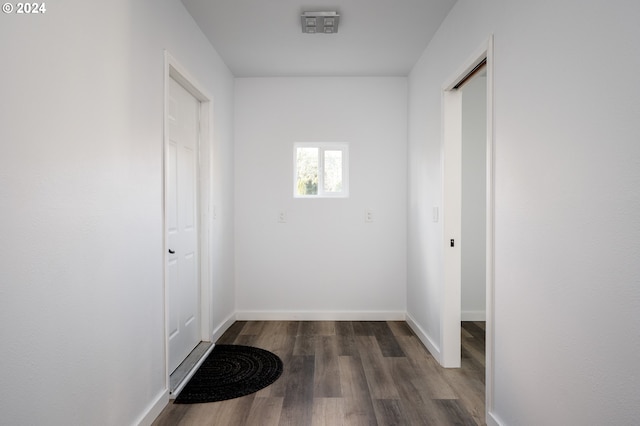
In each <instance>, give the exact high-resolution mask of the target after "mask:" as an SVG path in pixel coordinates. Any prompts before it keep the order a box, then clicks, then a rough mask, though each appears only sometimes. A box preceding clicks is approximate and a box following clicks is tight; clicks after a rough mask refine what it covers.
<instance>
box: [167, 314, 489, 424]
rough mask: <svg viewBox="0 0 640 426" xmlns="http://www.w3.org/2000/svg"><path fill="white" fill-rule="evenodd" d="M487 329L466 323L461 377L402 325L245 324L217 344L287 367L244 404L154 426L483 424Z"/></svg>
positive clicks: (187, 409)
mask: <svg viewBox="0 0 640 426" xmlns="http://www.w3.org/2000/svg"><path fill="white" fill-rule="evenodd" d="M484 335H485V332H484V323H483V322H463V323H462V368H459V369H444V368H442V367H440V365H439V364H438V362H437V361H436V360H435V359H434V358H433V357H432V356H431V355H430V354H429V352H428V351H427V350H426V349H425V348H424V346H423V345H422V343H421V342H420V341H419V340H418V338H417V337H416V335H415V334H414V333H413V332H412V331H411V329H410V328H409V326H408V325H407V324H406V323H405V322H395V321H371V322H367V321H365V322H356V321H246V322H245V321H239V322H236V323H234V324H233V325H232V326H231V327H230V328H229V330H227V332H226V333H225V334H224V335H223V336H222V337H221V338H220V339H219V340H218V341H217V342H216V343H220V344H239V345H249V346H256V347H260V348H263V349H267V350H270V351H272V352H274V353H276V354H277V355H278V356H280V358H281V359H282V361H283V362H284V372H283V374H282V376H281V377H280V378H279V379H278V380H277V381H276V382H275V383H273V384H272V385H271V386H269V387H267V388H265V389H263V390H261V391H259V392H257V393H255V394H253V395H248V396H245V397H242V398H237V399H232V400H229V401H221V402H214V403H208V404H193V405H188V404H173V401H172V402H171V403H170V404H169V405H168V406H167V407H166V408H165V409H164V411H163V412H162V413H161V415H160V416H159V417H158V418H157V419H156V421H155V422H154V425H156V426H160V425H224V426H232V425H259V426H265V425H292V426H306V425H311V426H315V425H327V426H336V425H381V426H382V425H484V424H485V422H484V417H485V407H484V388H485V385H484V366H485V361H484V353H485V351H484V347H485V342H484Z"/></svg>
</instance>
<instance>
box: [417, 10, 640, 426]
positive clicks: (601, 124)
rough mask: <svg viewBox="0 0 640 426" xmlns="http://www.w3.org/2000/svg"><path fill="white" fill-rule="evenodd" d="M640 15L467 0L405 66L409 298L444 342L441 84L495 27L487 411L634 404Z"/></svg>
mask: <svg viewBox="0 0 640 426" xmlns="http://www.w3.org/2000/svg"><path fill="white" fill-rule="evenodd" d="M577 11H579V13H578V12H577ZM638 16H640V4H638V3H637V2H631V1H621V0H618V1H606V2H605V1H594V0H590V1H576V0H566V1H562V2H530V1H511V2H503V1H497V0H495V1H489V0H488V1H483V2H476V1H467V0H459V1H458V2H457V3H456V6H454V8H453V9H452V11H451V13H450V14H449V15H448V17H447V19H446V20H445V22H444V23H443V25H442V26H441V28H440V30H439V31H438V33H437V34H436V36H435V38H434V39H433V40H432V42H431V43H430V45H429V46H428V47H427V49H426V50H425V52H424V54H423V56H422V58H421V59H420V60H419V62H418V63H417V64H416V66H415V67H414V69H413V71H412V72H411V75H410V77H409V98H410V101H409V105H410V106H409V117H410V118H409V123H410V124H409V141H410V142H409V158H410V162H409V168H410V170H409V219H408V220H409V223H408V235H409V245H408V262H409V263H408V286H407V296H408V297H407V303H408V306H407V307H408V315H409V316H410V318H412V319H413V320H415V323H416V324H417V325H418V326H419V327H420V329H421V330H423V331H424V334H425V335H427V336H428V337H429V338H430V339H431V340H432V341H433V342H436V343H439V342H441V336H440V332H439V330H440V327H441V322H440V310H439V305H440V299H441V294H442V288H441V282H442V267H441V263H442V262H441V259H442V248H441V247H442V238H443V235H442V231H441V228H440V227H441V224H440V223H433V222H432V221H431V208H432V206H434V205H438V203H440V200H441V198H442V193H441V175H442V170H441V167H440V164H441V159H440V146H441V126H440V123H441V96H442V95H441V90H442V86H443V84H444V83H445V82H446V81H447V80H448V79H449V78H451V77H453V76H454V75H455V74H456V73H457V72H459V71H460V67H461V66H462V65H463V64H464V63H465V62H466V61H467V60H468V59H469V58H470V56H471V55H472V54H473V53H474V52H475V51H476V50H477V49H478V48H479V47H481V46H482V45H483V44H484V43H486V40H487V38H488V36H489V34H492V33H493V34H494V47H495V78H494V87H495V90H494V93H495V107H494V113H495V116H494V126H495V127H494V132H495V154H494V160H495V288H494V289H495V296H494V298H495V308H494V324H493V325H494V330H495V335H494V337H495V339H494V340H493V347H492V348H491V349H492V351H493V358H492V359H490V360H488V363H489V364H491V363H493V370H492V376H491V377H489V378H488V379H487V380H488V383H492V384H493V387H492V389H490V390H491V392H490V394H489V398H490V403H491V405H490V407H489V413H490V415H489V421H490V424H497V423H498V422H500V423H502V424H504V425H541V424H545V425H568V424H593V425H596V424H634V423H635V422H637V418H638V416H639V415H640V411H639V410H640V409H639V408H638V407H640V384H639V383H640V381H639V380H638V377H637V373H636V371H637V369H634V368H633V366H634V365H635V364H636V358H637V357H636V354H637V353H639V352H640V319H639V318H638V315H637V312H638V310H639V308H640V285H638V283H639V282H640V269H639V267H638V261H637V259H638V258H639V256H640V220H639V219H638V214H637V212H638V211H640V191H638V187H640V144H638V135H640V121H638V119H637V117H639V116H640V106H639V104H638V102H637V100H638V99H640V85H638V84H637V76H636V74H637V70H638V69H639V67H640V55H638V54H637V45H636V44H637V43H636V40H638V39H640V27H639V26H638V25H637V19H638ZM444 238H446V236H444Z"/></svg>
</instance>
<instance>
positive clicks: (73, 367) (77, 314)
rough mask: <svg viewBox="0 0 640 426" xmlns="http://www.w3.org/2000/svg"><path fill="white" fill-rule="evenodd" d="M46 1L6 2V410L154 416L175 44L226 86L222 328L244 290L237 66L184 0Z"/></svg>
mask: <svg viewBox="0 0 640 426" xmlns="http://www.w3.org/2000/svg"><path fill="white" fill-rule="evenodd" d="M46 6H47V11H46V13H45V14H40V15H38V16H27V15H21V16H19V15H16V14H2V16H0V53H1V54H2V57H3V58H4V59H3V65H2V78H1V79H0V93H2V102H0V121H1V123H2V125H1V126H0V143H1V144H2V154H1V155H0V204H1V205H2V209H1V211H0V217H1V220H0V235H1V240H2V244H1V245H0V259H1V260H0V262H1V264H2V268H0V283H1V285H0V324H1V325H0V327H1V332H0V336H1V338H2V344H1V345H0V359H2V362H3V363H4V365H5V369H4V373H3V379H2V382H3V386H2V390H0V412H1V413H2V422H3V423H6V424H12V425H34V424H48V425H70V424H76V425H81V424H84V425H89V424H103V425H126V424H136V423H137V422H139V421H143V422H148V421H149V420H150V417H151V418H152V417H153V412H154V410H157V409H158V408H162V405H163V403H164V402H165V401H166V383H165V335H164V333H165V330H164V307H165V302H164V290H163V258H164V253H163V216H162V209H163V204H162V203H163V195H162V194H163V186H162V144H163V133H162V132H163V130H162V129H163V102H164V95H163V88H164V49H165V48H166V49H168V51H169V52H171V54H172V55H173V56H174V57H175V58H176V59H177V60H178V61H179V62H180V63H181V64H182V65H183V66H184V67H185V68H186V69H187V70H189V72H190V73H191V74H192V75H193V76H194V77H195V78H196V79H197V80H198V82H199V83H200V84H201V85H202V86H203V87H204V88H205V89H206V90H207V91H208V92H209V93H211V94H212V95H213V97H214V103H215V118H216V122H215V128H214V136H213V151H214V155H213V157H214V158H215V162H214V187H213V190H212V192H213V197H214V204H216V205H217V206H218V217H217V221H216V222H215V223H214V224H213V245H214V247H215V250H213V254H212V258H211V259H209V260H210V261H211V262H212V264H213V275H212V281H213V295H212V301H211V303H212V304H213V306H214V309H213V311H214V313H213V318H212V320H211V322H212V323H211V327H212V329H215V328H216V327H217V326H218V325H219V324H221V323H223V322H224V319H226V318H228V317H229V315H231V314H232V313H233V306H234V303H235V302H234V290H233V280H234V277H233V232H232V229H233V192H232V189H233V171H232V169H233V145H232V114H233V106H232V105H233V77H232V75H231V74H230V72H229V70H228V69H227V67H226V66H225V65H224V64H223V63H222V61H221V60H220V58H219V57H218V56H217V54H216V52H215V51H214V50H213V49H212V48H211V46H210V44H209V43H208V42H207V40H206V39H205V37H204V36H203V35H202V34H201V33H200V31H199V30H198V28H197V26H196V25H195V24H194V22H193V20H192V18H191V16H190V15H189V14H188V13H187V12H186V10H185V9H184V7H183V6H182V4H181V3H180V2H179V1H174V0H162V1H135V2H134V1H124V0H115V1H109V2H102V3H99V2H82V1H71V0H60V1H56V2H53V3H47V4H46ZM145 416H146V417H145Z"/></svg>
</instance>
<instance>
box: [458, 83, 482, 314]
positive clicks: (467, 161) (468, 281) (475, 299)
mask: <svg viewBox="0 0 640 426" xmlns="http://www.w3.org/2000/svg"><path fill="white" fill-rule="evenodd" d="M460 90H461V91H462V241H461V248H460V251H461V256H462V271H461V274H460V275H461V281H460V287H461V288H460V289H461V314H462V320H463V321H484V320H485V309H486V298H487V296H486V286H485V276H486V247H485V246H486V218H487V215H486V205H487V203H486V194H487V184H486V181H487V179H486V171H487V167H486V162H487V155H486V151H487V78H486V76H481V75H479V76H476V77H474V78H473V79H471V80H470V81H469V82H468V83H467V84H466V85H465V86H464V87H462V88H461V89H460Z"/></svg>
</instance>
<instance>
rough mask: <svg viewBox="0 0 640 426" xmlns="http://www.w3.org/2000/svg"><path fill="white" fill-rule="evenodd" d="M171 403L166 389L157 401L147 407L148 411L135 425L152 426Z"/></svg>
mask: <svg viewBox="0 0 640 426" xmlns="http://www.w3.org/2000/svg"><path fill="white" fill-rule="evenodd" d="M168 403H169V390H168V389H165V390H163V391H162V392H160V393H159V394H158V396H157V397H156V399H155V400H154V401H153V402H152V403H151V404H149V406H147V408H146V410H145V411H144V412H143V413H142V415H141V416H140V417H139V418H138V420H137V421H135V422H134V423H133V424H135V425H139V426H150V425H151V424H152V423H153V421H154V420H155V419H157V418H158V416H159V415H160V413H162V410H164V407H166V406H167V404H168Z"/></svg>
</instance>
